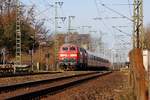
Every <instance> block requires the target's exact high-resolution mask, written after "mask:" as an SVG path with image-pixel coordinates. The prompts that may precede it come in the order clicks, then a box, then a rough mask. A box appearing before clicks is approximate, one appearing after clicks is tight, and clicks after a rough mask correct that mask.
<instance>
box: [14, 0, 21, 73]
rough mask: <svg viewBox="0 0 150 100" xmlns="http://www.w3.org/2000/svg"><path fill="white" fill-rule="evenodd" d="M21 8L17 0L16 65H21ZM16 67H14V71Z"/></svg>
mask: <svg viewBox="0 0 150 100" xmlns="http://www.w3.org/2000/svg"><path fill="white" fill-rule="evenodd" d="M20 12H21V8H20V2H19V0H16V63H15V64H16V65H18V66H21V28H20V21H21V14H20ZM15 71H16V68H14V72H15Z"/></svg>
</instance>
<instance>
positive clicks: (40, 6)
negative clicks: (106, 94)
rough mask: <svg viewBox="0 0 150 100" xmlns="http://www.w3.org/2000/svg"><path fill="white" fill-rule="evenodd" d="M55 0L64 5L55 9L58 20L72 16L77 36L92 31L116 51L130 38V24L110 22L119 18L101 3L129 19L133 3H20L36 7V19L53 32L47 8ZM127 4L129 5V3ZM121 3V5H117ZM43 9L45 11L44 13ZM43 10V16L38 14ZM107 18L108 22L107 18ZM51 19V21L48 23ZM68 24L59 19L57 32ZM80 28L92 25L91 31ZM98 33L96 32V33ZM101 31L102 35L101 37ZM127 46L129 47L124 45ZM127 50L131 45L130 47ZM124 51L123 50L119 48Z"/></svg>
mask: <svg viewBox="0 0 150 100" xmlns="http://www.w3.org/2000/svg"><path fill="white" fill-rule="evenodd" d="M55 1H63V2H64V4H63V6H62V7H61V8H58V15H59V16H60V17H62V16H65V17H68V16H75V18H74V19H72V24H71V28H73V29H76V31H78V32H80V33H88V32H89V31H94V32H91V33H90V34H92V35H93V36H95V37H100V36H103V40H104V42H105V44H106V45H108V46H109V48H116V45H117V46H118V45H119V43H122V42H127V43H128V42H130V43H131V37H129V36H127V35H125V34H124V33H127V34H130V35H131V34H132V22H131V21H130V20H128V19H122V18H119V19H112V18H111V17H121V16H119V15H118V14H116V13H114V12H112V11H110V10H108V9H107V8H105V7H103V6H102V5H101V3H103V4H106V6H107V7H109V8H111V9H113V10H115V11H117V12H119V13H121V14H123V15H124V16H127V17H129V18H131V16H132V14H131V13H132V12H133V11H132V5H130V6H129V5H124V4H128V3H129V2H130V4H132V2H133V0H22V2H23V3H24V4H26V5H33V4H34V5H36V12H37V15H38V16H36V17H37V18H38V19H47V21H46V23H45V26H46V27H47V28H48V29H50V30H51V32H53V29H54V21H52V20H53V19H54V8H53V7H50V6H49V5H54V2H55ZM128 1H129V2H128ZM120 4H123V5H120ZM149 5H150V0H144V26H147V25H148V24H150V12H149V10H150V6H149ZM45 9H46V10H45ZM42 11H44V13H39V12H42ZM96 17H101V18H104V19H103V20H94V19H93V18H96ZM106 18H107V19H106ZM49 19H51V20H49ZM67 23H68V21H67V20H66V21H65V22H62V21H61V20H59V26H60V27H61V28H60V29H59V31H67V26H68V24H67ZM81 26H92V28H84V30H83V28H82V27H81ZM113 26H115V27H117V26H124V27H117V28H119V29H120V30H121V31H123V32H124V33H122V32H119V31H118V30H117V29H116V28H113ZM95 31H97V33H95ZM100 32H101V34H100ZM127 47H128V46H127ZM129 47H130V46H129ZM120 48H121V47H120ZM122 48H124V47H122Z"/></svg>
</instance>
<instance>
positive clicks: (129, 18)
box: [101, 3, 133, 22]
mask: <svg viewBox="0 0 150 100" xmlns="http://www.w3.org/2000/svg"><path fill="white" fill-rule="evenodd" d="M101 5H102V6H103V7H105V8H107V9H108V10H110V11H112V12H114V13H116V14H118V15H120V16H122V17H124V18H126V19H128V20H130V21H132V22H133V20H132V19H130V18H129V17H127V16H125V15H123V14H121V13H119V12H117V11H116V10H114V9H111V8H109V7H107V6H106V5H105V4H102V3H101Z"/></svg>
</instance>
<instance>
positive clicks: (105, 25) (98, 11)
mask: <svg viewBox="0 0 150 100" xmlns="http://www.w3.org/2000/svg"><path fill="white" fill-rule="evenodd" d="M101 2H102V1H101ZM94 3H95V6H96V9H97V13H98V15H99V16H101V13H100V10H99V7H98V4H97V0H94ZM102 23H103V25H104V27H105V28H107V29H108V30H110V31H112V30H111V29H110V28H109V27H108V26H107V24H106V23H105V22H104V21H103V20H102Z"/></svg>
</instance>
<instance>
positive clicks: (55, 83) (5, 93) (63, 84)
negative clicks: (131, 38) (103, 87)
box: [0, 72, 111, 100]
mask: <svg viewBox="0 0 150 100" xmlns="http://www.w3.org/2000/svg"><path fill="white" fill-rule="evenodd" d="M109 73H111V72H89V73H84V74H78V75H70V76H65V77H58V78H54V79H46V80H40V81H32V82H26V83H18V84H14V85H8V86H2V87H0V99H1V100H4V99H5V100H29V99H35V98H39V97H41V96H43V95H46V94H53V93H57V92H58V91H61V90H64V89H66V88H68V87H70V86H73V85H76V84H79V83H81V82H84V81H86V80H89V79H92V78H96V77H98V76H102V75H106V74H109Z"/></svg>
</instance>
